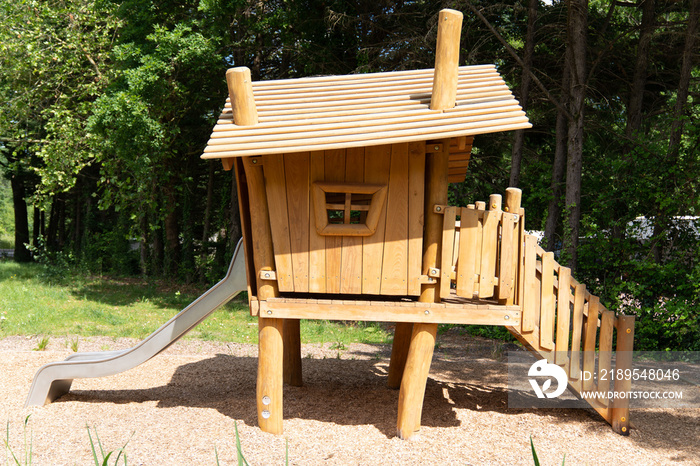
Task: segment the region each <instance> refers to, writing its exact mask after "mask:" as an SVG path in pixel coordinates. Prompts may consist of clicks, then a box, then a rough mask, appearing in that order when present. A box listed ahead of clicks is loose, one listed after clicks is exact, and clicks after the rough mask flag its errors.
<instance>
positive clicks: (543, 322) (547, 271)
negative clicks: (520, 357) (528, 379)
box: [540, 251, 555, 350]
mask: <svg viewBox="0 0 700 466" xmlns="http://www.w3.org/2000/svg"><path fill="white" fill-rule="evenodd" d="M554 263H555V262H554V253H553V252H551V251H548V252H545V253H544V255H543V256H542V290H541V292H542V297H541V298H540V304H541V308H540V346H541V347H542V348H545V349H548V350H552V349H554V335H553V334H554Z"/></svg>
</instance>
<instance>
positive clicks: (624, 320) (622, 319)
mask: <svg viewBox="0 0 700 466" xmlns="http://www.w3.org/2000/svg"><path fill="white" fill-rule="evenodd" d="M633 343H634V316H624V315H620V316H617V344H616V348H615V370H616V371H617V370H625V369H631V368H632V346H633ZM631 388H632V379H631V378H624V377H623V378H620V379H618V378H615V384H614V388H613V390H614V391H615V393H619V392H628V391H629V390H630V389H631ZM611 424H612V428H613V430H614V431H615V432H617V433H618V434H621V435H629V433H630V402H629V399H628V398H624V399H623V398H615V399H614V400H613V407H612V421H611Z"/></svg>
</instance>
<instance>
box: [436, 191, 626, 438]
mask: <svg viewBox="0 0 700 466" xmlns="http://www.w3.org/2000/svg"><path fill="white" fill-rule="evenodd" d="M501 204H502V201H501V196H500V195H492V196H491V197H490V199H489V202H488V204H487V203H486V202H477V203H475V204H474V205H470V206H468V207H452V206H435V211H436V212H439V213H443V214H444V227H443V241H442V252H441V255H442V262H441V264H442V268H441V270H440V274H441V280H440V288H441V293H440V294H441V297H442V298H446V297H448V296H449V295H450V293H451V292H452V293H454V292H455V291H456V294H457V295H458V296H462V297H467V298H478V299H485V298H494V299H498V302H499V303H500V304H502V305H504V306H512V305H516V306H517V307H518V308H519V309H520V311H521V319H520V323H519V325H514V326H508V327H506V328H507V329H508V330H509V331H510V333H512V334H513V335H514V336H515V338H517V339H518V341H520V342H521V343H522V344H523V345H524V346H525V347H526V348H527V349H528V350H529V351H530V352H531V353H533V354H534V355H535V356H536V357H538V358H545V359H547V361H548V362H550V363H554V364H557V365H559V366H560V367H562V368H563V369H564V370H565V372H566V374H567V376H568V382H569V388H570V389H571V390H572V391H573V392H574V393H575V394H576V395H578V396H580V393H581V392H582V391H586V392H594V391H597V392H601V393H607V392H609V390H610V383H609V380H610V377H605V376H604V374H610V372H611V369H613V370H614V371H615V373H619V371H620V370H622V371H624V370H626V369H630V368H631V362H632V346H633V340H634V317H633V316H626V315H621V314H617V315H616V314H615V313H614V312H612V311H610V310H608V309H606V308H605V307H604V306H603V305H602V304H601V303H600V300H599V299H598V297H597V296H595V295H592V294H591V293H590V292H589V291H588V290H586V285H584V284H582V283H579V282H578V281H576V280H575V279H574V278H573V277H572V276H571V270H570V269H568V268H567V267H564V266H562V265H560V264H558V263H557V261H556V260H555V259H554V254H553V253H552V252H547V251H545V250H544V249H542V248H541V247H540V246H539V245H538V244H537V239H536V238H535V237H534V236H532V235H528V234H526V233H525V213H524V210H523V209H521V208H520V190H518V189H515V188H509V189H508V190H507V193H506V202H505V206H504V207H503V208H502V207H501ZM458 218H459V220H457V219H458ZM613 352H614V354H615V356H616V357H615V362H614V367H613V357H612V356H613ZM584 373H587V374H592V375H593V377H590V378H588V379H587V380H584V377H583V374H584ZM622 373H624V372H622ZM602 379H606V380H603V381H602V382H601V383H598V380H602ZM630 384H631V382H630V380H629V379H624V378H622V379H617V378H615V379H614V385H613V392H615V393H621V392H627V391H629V389H630ZM586 401H587V402H588V403H589V404H590V405H591V406H592V407H593V408H594V409H595V410H596V411H597V412H598V413H599V414H600V415H601V416H602V417H603V418H604V419H605V420H606V421H607V422H608V423H610V424H611V425H612V427H613V430H615V431H616V432H617V433H620V434H623V435H627V434H628V433H629V401H628V400H627V399H626V398H617V397H614V398H613V400H608V399H605V398H602V397H601V398H600V399H599V400H595V399H590V398H587V399H586Z"/></svg>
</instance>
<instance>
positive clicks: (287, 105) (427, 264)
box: [203, 10, 634, 438]
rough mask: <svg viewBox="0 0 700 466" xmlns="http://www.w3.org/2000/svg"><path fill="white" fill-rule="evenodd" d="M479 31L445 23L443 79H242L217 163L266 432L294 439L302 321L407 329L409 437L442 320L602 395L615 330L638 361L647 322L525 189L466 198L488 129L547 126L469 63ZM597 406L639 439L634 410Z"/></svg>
mask: <svg viewBox="0 0 700 466" xmlns="http://www.w3.org/2000/svg"><path fill="white" fill-rule="evenodd" d="M461 23H462V14H461V13H459V12H456V11H453V10H443V11H441V12H440V16H439V30H438V44H437V53H436V62H435V69H434V70H433V69H428V70H417V71H402V72H391V73H374V74H361V75H350V76H324V77H312V78H303V79H290V80H279V81H264V82H251V78H250V71H249V70H248V69H247V68H233V69H230V70H229V71H228V72H227V74H226V77H227V82H228V86H229V94H230V98H229V99H228V100H227V102H226V107H225V108H224V110H223V113H222V115H221V117H220V119H219V121H218V123H217V124H216V126H215V128H214V131H213V134H212V136H211V139H210V141H209V143H208V146H207V148H206V150H205V153H204V155H203V158H207V159H210V158H219V159H221V160H222V163H223V165H224V167H225V168H226V169H228V170H230V169H233V170H234V173H235V176H236V180H237V183H238V190H239V192H238V194H239V196H238V198H239V207H240V213H241V223H242V227H243V239H244V245H245V254H246V268H247V278H248V294H249V299H250V310H251V313H252V314H253V315H256V316H258V317H259V355H260V356H259V365H258V378H257V395H256V399H257V407H258V421H259V425H260V427H261V428H262V429H263V430H264V431H267V432H272V433H281V432H282V402H283V400H282V385H283V383H289V384H292V385H301V383H302V379H301V353H300V341H299V319H339V320H365V321H386V322H396V331H395V336H394V343H393V348H392V355H391V363H390V368H389V375H388V385H389V386H390V387H392V388H400V392H399V401H398V421H397V428H398V435H399V436H400V437H401V438H409V437H411V436H412V435H413V434H414V433H415V432H416V431H418V430H419V428H420V419H421V410H422V404H423V396H424V393H425V385H426V381H427V377H428V372H429V368H430V362H431V357H432V353H433V348H434V344H435V336H436V331H437V325H438V323H462V324H486V325H503V326H506V327H507V328H508V330H509V331H510V332H511V333H513V334H514V335H515V336H516V337H517V338H518V340H519V341H521V342H522V343H523V344H524V345H525V346H526V347H527V348H528V349H529V350H530V351H532V352H533V353H535V354H536V355H537V356H538V357H540V358H547V359H548V360H549V361H550V362H552V363H556V364H558V365H560V366H561V367H563V368H564V369H565V371H566V373H567V375H568V377H569V386H570V388H571V389H572V390H573V391H574V392H580V391H582V390H590V389H596V385H595V384H596V382H595V380H587V381H584V380H583V378H582V377H581V371H582V370H587V371H593V372H594V373H595V370H605V369H610V366H611V357H610V354H611V351H612V350H613V349H614V348H613V331H614V330H615V329H616V330H617V332H616V342H617V343H616V349H617V350H618V353H617V358H616V367H618V368H623V367H629V365H630V359H631V353H630V350H631V349H632V338H633V325H634V319H633V318H632V317H627V316H623V315H617V316H616V315H615V314H614V313H613V312H611V311H608V310H606V309H605V308H604V307H602V306H601V305H600V303H599V301H598V298H597V297H596V296H593V295H591V294H590V293H589V292H587V291H586V287H585V285H582V284H579V283H578V282H576V281H575V280H574V279H573V278H572V277H571V274H570V271H569V269H567V268H565V267H563V266H560V265H559V264H557V263H556V262H555V260H554V257H553V255H552V253H550V252H545V251H543V250H542V249H541V248H540V247H539V246H538V245H537V242H536V240H535V238H534V237H532V236H529V235H526V234H525V225H524V224H525V214H524V210H523V209H522V208H521V207H520V190H518V189H513V188H509V189H508V190H507V191H506V193H505V199H504V202H503V200H502V197H501V195H492V196H491V197H490V199H489V200H488V202H479V203H476V204H475V205H470V206H467V207H456V206H450V205H448V200H447V187H448V183H450V182H459V181H462V180H463V179H464V175H465V173H466V170H467V166H468V163H469V157H470V153H471V147H472V141H473V139H474V136H475V135H478V134H484V133H492V132H497V131H509V130H515V129H522V128H528V127H530V124H529V123H528V120H527V117H526V116H525V114H524V112H523V111H522V109H521V108H520V106H519V105H518V102H517V101H516V100H515V99H514V97H513V96H512V94H511V92H510V90H509V89H508V87H507V86H506V84H505V83H504V81H503V79H502V78H501V77H500V75H499V74H498V72H497V71H496V69H495V67H494V66H493V65H485V66H462V67H460V66H458V57H459V35H460V31H461ZM596 348H598V349H599V351H600V352H599V353H596V352H595V350H596ZM620 351H625V352H620ZM596 354H597V355H596ZM598 388H599V389H600V390H601V391H602V390H603V389H605V390H607V388H605V387H603V385H602V384H601V386H600V387H598ZM628 389H629V386H628V385H625V381H617V382H616V385H615V390H616V391H618V390H619V391H624V390H628ZM591 403H592V406H593V407H594V408H595V409H596V410H597V411H598V412H599V413H600V414H601V415H602V416H603V418H605V420H607V421H608V422H609V423H610V424H612V426H613V428H614V429H615V431H617V432H619V433H623V434H624V433H627V431H628V427H629V414H628V413H629V410H628V405H627V404H626V403H625V400H615V404H613V403H606V402H604V401H602V402H601V401H591Z"/></svg>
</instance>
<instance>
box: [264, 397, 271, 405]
mask: <svg viewBox="0 0 700 466" xmlns="http://www.w3.org/2000/svg"><path fill="white" fill-rule="evenodd" d="M271 402H272V400H270V397H269V396H264V397H263V399H262V403H263V404H264V405H265V406H267V405H269V404H270V403H271Z"/></svg>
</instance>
